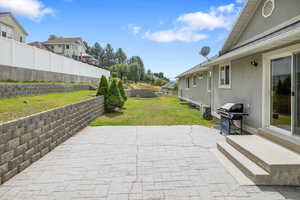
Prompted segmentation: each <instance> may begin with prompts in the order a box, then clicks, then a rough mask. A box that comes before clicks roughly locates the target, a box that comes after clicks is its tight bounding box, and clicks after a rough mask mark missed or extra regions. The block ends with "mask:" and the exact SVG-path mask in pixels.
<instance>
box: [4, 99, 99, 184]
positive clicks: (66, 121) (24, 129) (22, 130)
mask: <svg viewBox="0 0 300 200" xmlns="http://www.w3.org/2000/svg"><path fill="white" fill-rule="evenodd" d="M103 113H104V98H103V97H95V98H93V99H89V100H86V101H82V102H79V103H75V104H71V105H67V106H65V107H60V108H57V109H53V110H49V111H46V112H42V113H38V114H34V115H32V116H28V117H25V118H21V119H18V120H15V121H11V122H7V123H3V124H0V183H3V182H5V181H7V180H9V179H10V178H12V177H13V176H15V175H16V174H17V173H19V172H21V171H23V170H24V169H25V168H27V167H28V166H30V165H31V164H32V163H34V162H35V161H37V160H38V159H40V158H41V157H43V156H44V155H45V154H47V153H48V152H49V151H51V150H52V149H54V148H55V147H56V146H58V145H59V144H61V143H63V142H64V141H66V140H67V139H68V138H70V137H71V136H73V135H74V134H76V133H77V132H78V131H79V130H81V129H82V128H84V127H86V126H87V124H88V123H89V122H90V121H91V120H93V119H95V118H96V117H98V116H100V115H102V114H103Z"/></svg>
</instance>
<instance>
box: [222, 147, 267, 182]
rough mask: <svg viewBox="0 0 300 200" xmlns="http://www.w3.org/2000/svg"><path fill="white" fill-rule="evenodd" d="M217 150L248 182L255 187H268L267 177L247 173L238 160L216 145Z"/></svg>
mask: <svg viewBox="0 0 300 200" xmlns="http://www.w3.org/2000/svg"><path fill="white" fill-rule="evenodd" d="M217 148H218V150H219V151H220V152H221V153H223V155H225V156H226V157H227V158H228V159H229V160H230V161H231V162H232V163H233V164H234V165H235V166H236V167H237V168H238V169H239V170H241V171H242V172H243V173H244V174H245V175H246V176H247V177H248V178H249V179H250V180H252V181H253V182H254V183H255V184H257V185H268V184H269V176H265V175H255V174H253V173H252V172H251V171H249V170H248V169H247V168H246V167H245V166H243V165H242V164H241V163H240V162H239V161H238V160H236V159H235V158H234V157H233V156H231V154H230V153H229V152H227V151H226V150H225V149H223V148H222V146H220V145H219V144H217Z"/></svg>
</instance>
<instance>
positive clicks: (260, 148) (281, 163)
mask: <svg viewBox="0 0 300 200" xmlns="http://www.w3.org/2000/svg"><path fill="white" fill-rule="evenodd" d="M217 147H218V149H219V151H220V152H222V153H223V154H224V155H225V156H226V157H227V158H228V159H229V160H230V161H231V162H232V163H233V164H234V165H235V166H236V167H238V168H239V169H240V170H241V171H242V172H243V173H244V174H245V175H246V176H247V177H248V178H249V179H251V180H252V181H253V182H254V183H255V184H257V185H297V186H299V185H300V154H298V153H296V152H294V151H291V150H289V149H287V148H285V147H283V146H281V145H279V144H276V143H273V142H271V141H269V140H267V139H265V138H263V137H260V136H256V135H244V136H228V137H227V138H226V142H222V143H218V144H217Z"/></svg>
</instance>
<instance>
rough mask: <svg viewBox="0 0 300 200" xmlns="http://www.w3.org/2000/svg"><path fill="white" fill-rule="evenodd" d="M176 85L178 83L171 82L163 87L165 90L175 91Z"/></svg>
mask: <svg viewBox="0 0 300 200" xmlns="http://www.w3.org/2000/svg"><path fill="white" fill-rule="evenodd" d="M175 85H176V81H170V82H168V83H166V84H165V85H163V86H162V88H164V89H174V88H175Z"/></svg>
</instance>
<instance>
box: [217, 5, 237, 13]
mask: <svg viewBox="0 0 300 200" xmlns="http://www.w3.org/2000/svg"><path fill="white" fill-rule="evenodd" d="M234 9H235V5H234V4H233V3H231V4H228V5H225V6H220V7H218V10H219V11H220V12H227V13H232V12H233V11H234Z"/></svg>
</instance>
